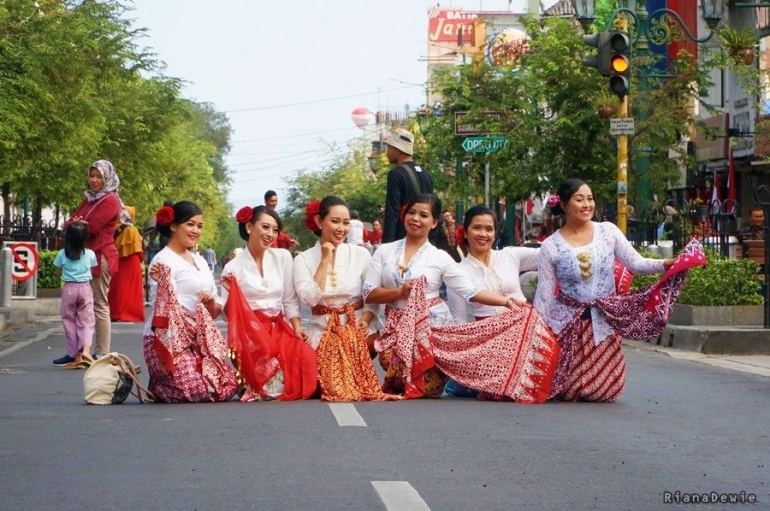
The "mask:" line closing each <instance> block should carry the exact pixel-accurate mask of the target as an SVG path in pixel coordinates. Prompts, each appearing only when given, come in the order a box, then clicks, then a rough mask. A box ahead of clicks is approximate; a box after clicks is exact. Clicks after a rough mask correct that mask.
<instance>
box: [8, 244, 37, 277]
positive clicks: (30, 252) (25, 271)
mask: <svg viewBox="0 0 770 511" xmlns="http://www.w3.org/2000/svg"><path fill="white" fill-rule="evenodd" d="M35 245H37V243H26V242H18V243H9V244H8V245H7V246H8V248H10V249H11V254H12V255H13V265H12V268H11V277H13V280H17V281H19V282H24V281H25V280H29V279H31V278H32V277H34V276H35V273H36V272H37V268H38V264H39V263H40V259H39V258H38V255H37V249H36V248H35Z"/></svg>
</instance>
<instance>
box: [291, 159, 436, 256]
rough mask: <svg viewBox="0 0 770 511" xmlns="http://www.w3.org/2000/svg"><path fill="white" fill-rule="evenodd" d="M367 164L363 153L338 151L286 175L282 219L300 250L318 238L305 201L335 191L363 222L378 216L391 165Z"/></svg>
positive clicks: (319, 197) (308, 246) (312, 243)
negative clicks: (318, 166)
mask: <svg viewBox="0 0 770 511" xmlns="http://www.w3.org/2000/svg"><path fill="white" fill-rule="evenodd" d="M330 149H331V150H333V148H330ZM367 164H368V162H367V159H366V155H365V154H363V153H360V152H358V153H353V154H352V155H341V154H337V155H336V156H335V157H334V159H333V161H332V162H331V163H330V164H329V165H328V166H327V168H325V169H322V170H318V171H314V172H310V171H308V170H307V169H304V170H299V171H298V172H297V174H295V175H294V176H292V177H289V178H286V179H285V181H286V183H287V184H288V188H289V192H288V199H287V201H286V205H285V206H284V207H282V208H281V219H282V220H283V222H284V229H285V230H286V232H288V233H289V234H290V235H291V236H292V237H293V238H294V239H296V240H297V241H299V243H300V244H299V246H298V247H297V250H300V251H301V250H306V249H308V248H310V247H312V246H313V245H314V244H315V242H316V241H317V240H318V238H317V237H316V236H315V235H314V234H313V233H312V232H310V231H309V230H308V229H307V228H306V227H305V224H304V220H305V205H307V203H308V202H310V201H312V200H321V199H323V198H324V197H325V196H327V195H335V196H337V197H340V198H342V199H344V200H345V202H347V204H348V206H349V207H350V209H355V210H357V211H358V212H359V214H360V217H361V220H362V221H363V222H371V221H372V220H373V219H375V218H378V208H379V207H380V206H382V205H384V204H385V186H386V184H387V173H388V170H389V169H388V168H387V167H386V168H381V169H380V170H379V171H378V172H377V174H376V175H375V174H373V173H372V172H371V171H370V170H369V169H368V166H367ZM436 189H438V187H436Z"/></svg>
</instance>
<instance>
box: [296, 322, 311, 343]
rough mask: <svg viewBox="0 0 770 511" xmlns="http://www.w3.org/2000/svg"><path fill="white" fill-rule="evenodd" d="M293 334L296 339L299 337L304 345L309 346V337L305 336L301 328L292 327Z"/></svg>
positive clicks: (305, 333)
mask: <svg viewBox="0 0 770 511" xmlns="http://www.w3.org/2000/svg"><path fill="white" fill-rule="evenodd" d="M294 334H295V335H296V336H297V337H299V338H300V339H302V340H303V341H304V342H305V344H307V345H309V344H310V336H309V335H308V334H307V332H305V331H304V330H303V329H302V326H295V327H294Z"/></svg>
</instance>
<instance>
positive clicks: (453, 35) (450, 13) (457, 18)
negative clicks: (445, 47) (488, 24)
mask: <svg viewBox="0 0 770 511" xmlns="http://www.w3.org/2000/svg"><path fill="white" fill-rule="evenodd" d="M478 17H479V15H478V13H476V12H466V11H462V10H458V9H431V10H430V11H428V41H430V42H436V43H437V42H451V43H455V44H457V41H458V35H459V34H460V29H461V28H462V42H463V43H471V42H473V20H475V19H476V18H478Z"/></svg>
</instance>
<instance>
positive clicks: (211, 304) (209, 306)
mask: <svg viewBox="0 0 770 511" xmlns="http://www.w3.org/2000/svg"><path fill="white" fill-rule="evenodd" d="M198 300H200V301H201V303H203V306H204V307H206V310H207V311H209V314H210V315H211V317H212V318H216V317H217V316H219V313H220V312H222V308H221V307H220V305H219V304H218V303H217V301H216V297H215V296H214V295H213V294H212V293H211V292H209V291H206V290H203V289H202V290H201V291H200V293H198Z"/></svg>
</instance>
